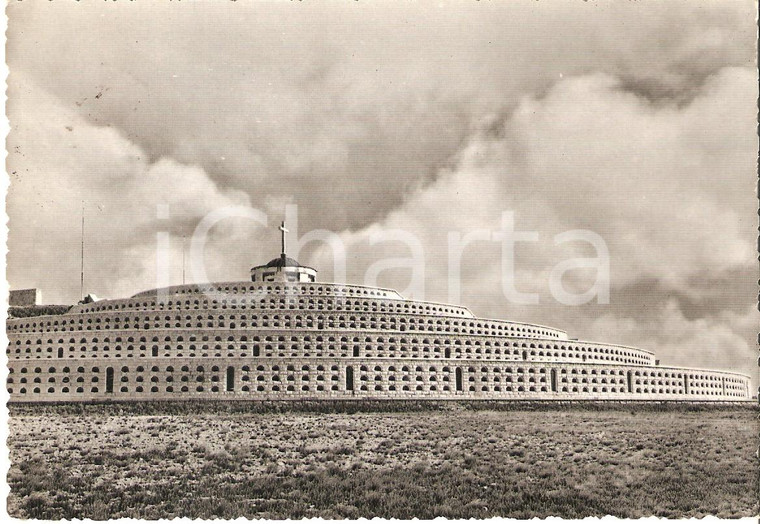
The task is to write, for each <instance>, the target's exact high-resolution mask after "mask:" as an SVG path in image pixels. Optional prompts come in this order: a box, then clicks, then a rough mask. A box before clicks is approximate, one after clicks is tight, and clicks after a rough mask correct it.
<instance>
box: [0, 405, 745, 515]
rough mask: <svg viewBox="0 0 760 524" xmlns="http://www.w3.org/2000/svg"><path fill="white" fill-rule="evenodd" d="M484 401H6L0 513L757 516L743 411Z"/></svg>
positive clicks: (736, 408)
mask: <svg viewBox="0 0 760 524" xmlns="http://www.w3.org/2000/svg"><path fill="white" fill-rule="evenodd" d="M491 407H492V408H494V409H488V410H478V409H471V408H469V407H468V406H456V405H448V406H447V407H446V408H445V409H426V408H425V406H421V407H419V408H418V409H411V410H409V411H408V412H403V411H404V410H395V411H401V412H382V411H377V410H374V411H373V410H366V412H358V413H357V412H353V411H354V410H349V411H350V412H345V410H343V411H344V412H341V413H329V412H328V413H315V412H313V410H309V409H305V410H298V409H291V410H280V409H276V410H269V411H267V410H260V409H253V410H250V409H247V408H231V409H209V408H201V409H197V410H196V409H193V408H192V407H188V406H184V407H176V406H174V407H173V408H171V409H170V408H169V407H166V409H163V408H161V406H159V407H158V408H157V407H155V406H154V407H152V408H150V407H148V408H145V407H139V408H134V407H129V406H126V407H125V406H121V407H119V406H108V407H107V408H105V409H104V408H103V407H102V406H84V407H72V406H52V407H46V408H44V410H43V411H42V412H41V411H39V409H40V408H39V407H35V408H33V407H29V406H16V407H13V406H12V407H11V417H10V420H9V425H10V428H9V430H10V431H9V433H10V436H9V439H8V446H9V448H10V458H11V468H10V471H9V474H8V482H9V484H10V486H11V494H10V496H9V499H8V511H9V513H10V514H11V515H12V516H14V517H18V518H40V519H61V518H92V519H107V518H115V517H135V518H147V519H156V518H172V517H175V516H188V517H202V518H214V517H220V518H235V517H238V516H246V517H252V518H269V519H282V518H301V517H324V518H358V517H374V516H380V517H387V518H412V517H419V518H433V517H436V516H446V517H449V518H469V517H475V518H485V517H490V516H503V517H515V518H531V517H545V516H549V515H557V516H562V517H567V518H572V517H584V516H588V515H606V514H610V515H616V516H620V517H641V516H649V515H657V516H662V517H670V518H679V517H700V516H703V515H708V514H710V515H717V516H719V517H741V516H753V515H756V514H757V513H758V498H759V497H758V493H759V490H758V487H759V485H760V484H759V478H758V476H759V473H758V461H757V459H756V458H755V449H756V445H757V440H756V439H757V434H758V429H759V426H758V421H757V416H758V411H757V410H756V408H741V407H724V408H721V409H715V408H713V409H700V410H694V409H690V408H684V409H679V408H674V407H671V408H668V409H656V408H654V409H653V408H651V407H636V406H619V407H617V408H609V409H588V408H583V407H577V406H576V407H572V406H570V407H568V406H563V407H555V408H551V407H546V406H544V407H542V408H540V409H534V408H532V407H530V406H524V409H519V407H518V408H517V409H516V408H509V409H508V410H499V407H498V406H491ZM279 411H284V412H279ZM310 411H312V412H310ZM328 411H329V410H328ZM339 411H340V410H339Z"/></svg>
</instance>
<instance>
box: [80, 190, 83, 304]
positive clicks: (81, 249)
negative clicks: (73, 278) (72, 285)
mask: <svg viewBox="0 0 760 524" xmlns="http://www.w3.org/2000/svg"><path fill="white" fill-rule="evenodd" d="M79 260H80V268H79V299H80V300H84V200H82V238H81V246H80V253H79Z"/></svg>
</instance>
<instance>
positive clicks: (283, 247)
mask: <svg viewBox="0 0 760 524" xmlns="http://www.w3.org/2000/svg"><path fill="white" fill-rule="evenodd" d="M280 231H282V256H285V234H286V233H290V231H289V230H287V229H285V221H284V220H283V222H282V224H280Z"/></svg>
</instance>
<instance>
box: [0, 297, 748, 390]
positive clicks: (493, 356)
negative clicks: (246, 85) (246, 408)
mask: <svg viewBox="0 0 760 524" xmlns="http://www.w3.org/2000/svg"><path fill="white" fill-rule="evenodd" d="M7 331H8V337H9V339H10V345H9V347H8V350H7V353H8V359H9V364H8V365H9V375H8V383H7V388H8V391H9V393H10V395H11V400H12V401H68V400H74V401H80V400H81V401H85V400H119V399H125V400H126V399H144V400H151V399H155V400H167V399H189V398H204V399H212V398H213V399H216V398H225V399H295V398H315V399H319V398H324V399H328V398H431V399H457V398H481V399H521V398H526V399H557V400H560V399H562V400H567V399H577V400H593V399H607V400H636V399H639V400H666V399H670V400H693V401H704V400H715V401H726V400H745V399H749V398H750V390H749V378H748V377H747V376H745V375H740V374H737V373H730V372H722V371H707V370H695V369H686V368H676V367H669V366H659V365H657V363H656V361H655V358H654V354H653V353H652V352H650V351H646V350H642V349H637V348H632V347H625V346H619V345H612V344H599V343H592V342H581V341H576V340H569V339H568V337H567V334H566V333H565V332H564V331H561V330H557V329H553V328H548V327H545V326H539V325H532V324H523V323H517V322H507V321H503V320H487V319H478V318H476V317H475V316H474V315H473V314H472V313H471V312H470V311H469V310H468V309H467V308H463V307H458V306H451V305H446V304H437V303H432V302H420V301H410V300H404V299H403V297H401V296H400V295H399V294H398V293H396V292H395V291H392V290H388V289H380V288H370V287H363V286H348V285H337V284H325V283H285V282H277V283H252V282H225V283H216V284H213V285H206V286H197V285H189V286H173V287H169V288H163V289H158V290H151V291H146V292H143V293H139V294H137V295H135V296H133V297H131V298H128V299H121V300H104V301H100V302H96V303H91V304H81V305H77V306H74V307H73V308H72V309H71V310H70V311H69V312H68V313H66V314H63V315H51V316H40V317H32V318H21V319H9V320H8V322H7Z"/></svg>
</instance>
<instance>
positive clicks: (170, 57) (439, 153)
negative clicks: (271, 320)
mask: <svg viewBox="0 0 760 524" xmlns="http://www.w3.org/2000/svg"><path fill="white" fill-rule="evenodd" d="M7 13H8V16H9V28H8V46H7V61H8V65H9V68H10V76H9V79H8V102H7V112H8V116H9V119H10V125H11V132H10V135H9V137H8V152H9V154H8V161H7V169H8V173H9V175H10V178H11V187H10V190H9V194H8V198H7V212H8V215H9V217H10V221H9V228H10V232H9V240H8V245H9V250H10V252H9V255H8V260H7V264H8V265H7V267H8V270H7V273H8V275H7V276H8V280H9V282H10V285H11V287H12V288H21V287H38V288H41V289H42V291H43V298H44V301H45V302H47V303H72V302H74V301H76V300H77V299H78V298H79V263H80V261H79V240H80V216H81V206H82V201H84V202H85V214H86V216H87V227H86V233H85V238H86V245H87V256H86V268H87V269H86V288H87V291H89V292H94V293H95V294H97V295H98V296H103V297H110V298H118V297H123V296H128V295H131V294H133V293H136V292H138V291H141V290H144V289H147V288H151V287H154V284H155V282H156V270H155V264H156V242H157V240H156V238H157V237H156V235H157V233H160V232H169V233H170V234H171V238H172V239H173V244H172V255H173V256H172V258H171V265H172V273H171V279H172V282H173V283H179V282H180V281H181V247H180V246H181V242H180V241H179V240H178V239H180V238H181V237H182V236H183V235H186V236H188V237H189V236H191V235H192V232H193V230H194V229H195V227H196V226H197V225H198V223H199V222H200V220H201V219H202V218H203V217H204V216H206V215H207V214H208V213H210V212H212V211H214V210H218V209H220V208H223V207H225V206H235V205H238V206H241V205H242V206H252V207H254V208H257V209H260V210H262V211H264V212H265V213H266V214H267V216H268V219H269V222H270V224H272V225H273V224H276V223H278V222H279V220H281V218H282V215H283V213H284V209H285V206H286V205H288V204H295V205H297V206H298V224H297V226H298V234H299V235H303V234H304V233H306V232H308V231H311V230H314V229H326V230H329V231H333V232H335V233H336V234H337V235H339V236H340V238H341V239H342V240H343V241H344V243H345V245H346V246H347V255H348V274H347V279H348V281H349V282H354V283H362V282H363V281H364V280H365V275H366V273H367V270H368V268H369V267H370V266H372V265H373V264H375V263H376V262H377V261H378V260H381V259H383V258H387V257H402V258H407V259H408V257H410V256H411V254H410V249H409V247H408V246H406V245H405V244H403V243H401V242H382V243H375V244H374V245H372V243H371V239H372V236H373V234H377V233H378V232H382V231H391V230H404V231H406V232H408V233H410V234H412V235H414V237H415V238H417V239H419V242H420V245H421V246H422V249H423V254H424V266H423V271H424V290H423V293H421V294H424V298H426V299H428V300H437V301H447V300H449V299H450V298H451V297H452V296H455V295H452V289H451V285H450V284H449V279H448V277H447V275H448V272H449V270H450V265H449V263H448V247H447V238H448V235H449V233H451V232H458V233H460V234H461V235H466V234H468V233H472V232H474V231H478V230H491V231H496V230H498V229H499V221H500V217H501V216H502V213H503V212H505V211H510V212H513V213H514V221H515V227H516V229H517V230H520V231H533V232H536V234H538V241H537V242H525V243H520V244H518V246H517V248H516V255H515V259H516V268H517V271H516V280H515V285H516V287H517V289H518V290H520V291H521V292H532V293H536V294H538V296H539V303H538V304H535V305H520V304H515V303H511V302H510V301H509V300H507V298H506V297H505V296H504V294H503V293H502V287H501V265H500V264H501V252H500V246H499V244H498V243H496V242H493V241H485V240H482V239H478V238H477V237H473V238H474V240H473V242H471V243H470V244H469V246H468V247H467V249H466V252H465V254H464V255H463V257H462V260H461V274H462V277H461V281H459V288H460V292H459V295H460V297H459V298H458V299H457V301H458V302H460V303H462V304H464V305H467V306H469V307H470V308H471V309H472V310H473V311H474V312H475V313H476V314H478V315H480V316H486V317H491V318H509V319H514V320H520V321H528V322H538V323H542V324H548V325H555V326H558V327H562V328H565V329H567V330H568V331H569V332H570V334H571V336H573V337H577V338H582V339H590V340H598V341H607V342H615V343H622V344H632V345H637V346H641V347H645V348H648V349H652V350H654V351H656V352H657V353H658V355H659V357H660V359H661V361H662V362H663V363H669V364H679V365H688V366H695V367H700V366H702V367H712V368H725V369H733V370H737V371H741V372H745V373H748V374H752V375H753V377H755V379H757V368H756V366H755V359H756V351H755V342H754V340H755V333H756V331H757V326H758V314H757V312H756V310H755V306H754V304H755V295H756V282H757V277H758V274H757V273H758V271H757V264H756V259H755V257H756V255H755V240H754V239H755V237H756V222H757V220H756V219H757V216H756V213H755V211H756V208H757V202H756V199H755V193H754V184H755V177H756V167H755V165H756V157H757V138H756V134H755V121H756V109H755V108H756V99H757V94H758V93H757V73H756V67H755V32H756V27H755V22H754V20H755V3H754V2H752V1H749V0H743V1H729V0H721V1H717V0H712V1H696V0H692V1H687V2H684V1H676V0H674V1H670V2H646V1H642V2H627V1H619V2H586V3H581V2H563V1H547V2H544V1H542V2H533V1H527V0H526V1H517V2H510V3H508V4H507V3H496V2H452V3H449V2H439V3H437V4H434V3H432V2H427V3H424V4H423V3H421V4H419V5H405V6H401V5H394V6H393V7H389V6H388V5H383V6H381V5H379V3H374V4H371V3H369V2H345V3H338V2H334V3H332V4H331V5H330V8H329V9H328V8H326V7H325V6H316V5H313V4H308V3H305V2H304V3H298V2H258V3H252V2H228V3H222V2H215V3H213V4H212V3H210V2H195V3H189V2H183V3H178V2H171V3H169V2H161V3H148V2H140V1H137V2H116V3H112V2H106V3H104V2H91V3H88V2H80V3H74V2H65V1H56V2H44V3H43V2H12V3H9V4H8V8H7ZM166 205H168V206H169V207H168V218H167V217H165V216H164V217H162V216H160V213H159V212H158V210H159V208H161V206H166ZM575 229H584V230H589V231H593V232H595V233H596V234H598V235H600V236H601V238H602V239H603V240H604V242H605V243H606V245H607V248H608V249H609V252H610V269H611V279H612V281H611V290H610V303H609V304H598V303H596V302H591V303H589V304H586V305H583V306H567V305H564V304H561V303H559V302H558V301H557V300H556V299H555V298H554V296H553V295H552V293H551V292H550V288H549V283H548V282H549V277H548V275H549V274H550V272H551V270H552V268H553V267H556V266H557V265H558V264H560V263H561V262H562V261H563V260H567V259H568V258H572V257H580V256H593V254H594V251H593V249H590V246H589V245H587V244H586V245H584V244H583V243H570V244H565V245H556V244H555V240H554V239H555V235H557V234H560V233H562V232H564V231H568V230H575ZM278 251H279V239H278V236H277V232H276V230H274V229H272V228H271V227H270V228H268V229H265V228H263V227H260V226H257V225H255V224H254V223H252V222H250V221H245V220H228V221H225V222H222V223H220V224H219V225H218V227H215V228H214V229H213V230H212V237H211V240H210V242H209V244H208V246H207V249H206V252H205V261H206V266H207V273H208V276H209V278H211V279H213V280H238V279H241V280H242V279H246V278H248V269H249V268H250V267H251V265H254V264H257V263H261V262H265V261H267V260H268V259H269V258H272V257H273V256H274V255H276V254H277V253H278ZM299 258H300V259H301V262H304V263H309V264H312V265H315V266H317V267H318V268H324V269H325V271H323V278H324V279H325V280H329V279H330V277H331V274H330V271H328V270H327V269H329V267H331V264H332V255H331V251H330V250H329V249H327V248H326V247H325V246H324V245H319V244H317V243H312V244H310V245H309V246H305V248H304V249H303V250H302V252H301V253H300V254H299ZM593 277H594V272H593V271H575V272H570V273H568V274H567V278H566V279H565V281H564V285H565V287H566V288H567V289H569V290H575V291H576V292H579V291H583V290H584V289H588V287H589V286H590V285H591V284H592V283H593ZM411 278H412V275H411V272H410V271H409V270H406V269H395V270H394V269H391V270H388V271H384V272H382V273H381V274H380V275H379V284H380V285H384V286H388V287H393V288H397V289H400V290H403V289H406V288H408V287H409V283H410V281H411Z"/></svg>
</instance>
